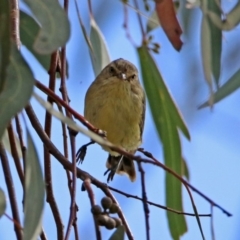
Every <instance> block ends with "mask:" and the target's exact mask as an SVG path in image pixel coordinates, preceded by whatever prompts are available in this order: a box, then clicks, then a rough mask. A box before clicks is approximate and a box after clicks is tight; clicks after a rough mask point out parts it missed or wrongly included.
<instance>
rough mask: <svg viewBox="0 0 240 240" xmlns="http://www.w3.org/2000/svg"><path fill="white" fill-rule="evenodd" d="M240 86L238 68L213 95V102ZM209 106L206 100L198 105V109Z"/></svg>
mask: <svg viewBox="0 0 240 240" xmlns="http://www.w3.org/2000/svg"><path fill="white" fill-rule="evenodd" d="M239 88H240V69H239V70H238V71H237V72H236V73H235V74H233V76H232V77H231V78H230V79H229V80H228V81H227V82H226V83H225V84H223V85H222V86H221V87H220V88H219V89H218V90H217V91H216V92H215V93H214V95H213V97H214V103H217V102H219V101H221V100H222V99H224V98H225V97H227V96H229V95H230V94H232V93H233V92H234V91H236V90H238V89H239ZM207 106H209V103H208V101H206V102H204V103H203V104H201V105H200V106H199V109H201V108H204V107H207Z"/></svg>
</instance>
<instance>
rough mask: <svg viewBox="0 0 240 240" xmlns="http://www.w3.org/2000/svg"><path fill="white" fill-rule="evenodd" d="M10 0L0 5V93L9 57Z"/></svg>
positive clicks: (5, 0) (4, 0)
mask: <svg viewBox="0 0 240 240" xmlns="http://www.w3.org/2000/svg"><path fill="white" fill-rule="evenodd" d="M9 4H10V2H9V1H8V0H3V1H1V7H0V93H1V92H2V90H3V88H4V84H5V78H6V70H7V66H8V64H9V59H10V48H11V41H10V23H11V21H10V6H9Z"/></svg>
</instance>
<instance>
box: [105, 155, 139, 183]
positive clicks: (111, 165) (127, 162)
mask: <svg viewBox="0 0 240 240" xmlns="http://www.w3.org/2000/svg"><path fill="white" fill-rule="evenodd" d="M106 167H107V168H108V169H109V170H111V171H114V172H116V173H118V174H126V175H127V176H128V177H129V178H130V180H131V181H132V182H134V181H135V180H136V171H135V166H134V162H133V160H132V159H129V158H127V157H125V156H123V155H120V156H111V155H110V154H109V155H108V159H107V163H106ZM113 175H114V173H113ZM112 178H113V176H112Z"/></svg>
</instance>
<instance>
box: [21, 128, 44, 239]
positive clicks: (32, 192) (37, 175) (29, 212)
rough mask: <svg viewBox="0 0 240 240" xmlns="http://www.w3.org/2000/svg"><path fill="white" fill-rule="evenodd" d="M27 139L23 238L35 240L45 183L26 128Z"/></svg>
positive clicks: (40, 219) (41, 212) (39, 228)
mask: <svg viewBox="0 0 240 240" xmlns="http://www.w3.org/2000/svg"><path fill="white" fill-rule="evenodd" d="M27 141H28V149H27V154H26V163H25V164H26V165H25V168H26V173H25V194H24V229H23V239H24V240H35V239H37V236H38V235H39V233H40V232H41V227H42V214H43V207H44V193H45V183H44V179H43V174H42V170H41V166H40V161H39V158H38V155H37V150H36V147H35V146H34V143H33V140H32V137H31V135H30V133H29V131H28V130H27Z"/></svg>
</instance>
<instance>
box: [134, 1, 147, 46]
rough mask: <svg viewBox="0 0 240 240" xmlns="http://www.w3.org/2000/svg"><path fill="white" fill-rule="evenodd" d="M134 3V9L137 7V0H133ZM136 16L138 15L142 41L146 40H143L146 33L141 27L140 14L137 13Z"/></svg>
mask: <svg viewBox="0 0 240 240" xmlns="http://www.w3.org/2000/svg"><path fill="white" fill-rule="evenodd" d="M134 5H135V8H136V9H139V7H138V1H137V0H134ZM137 16H138V22H139V25H140V28H141V32H142V42H145V41H146V40H145V39H146V33H145V31H144V28H143V23H142V19H141V16H140V14H137Z"/></svg>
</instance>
